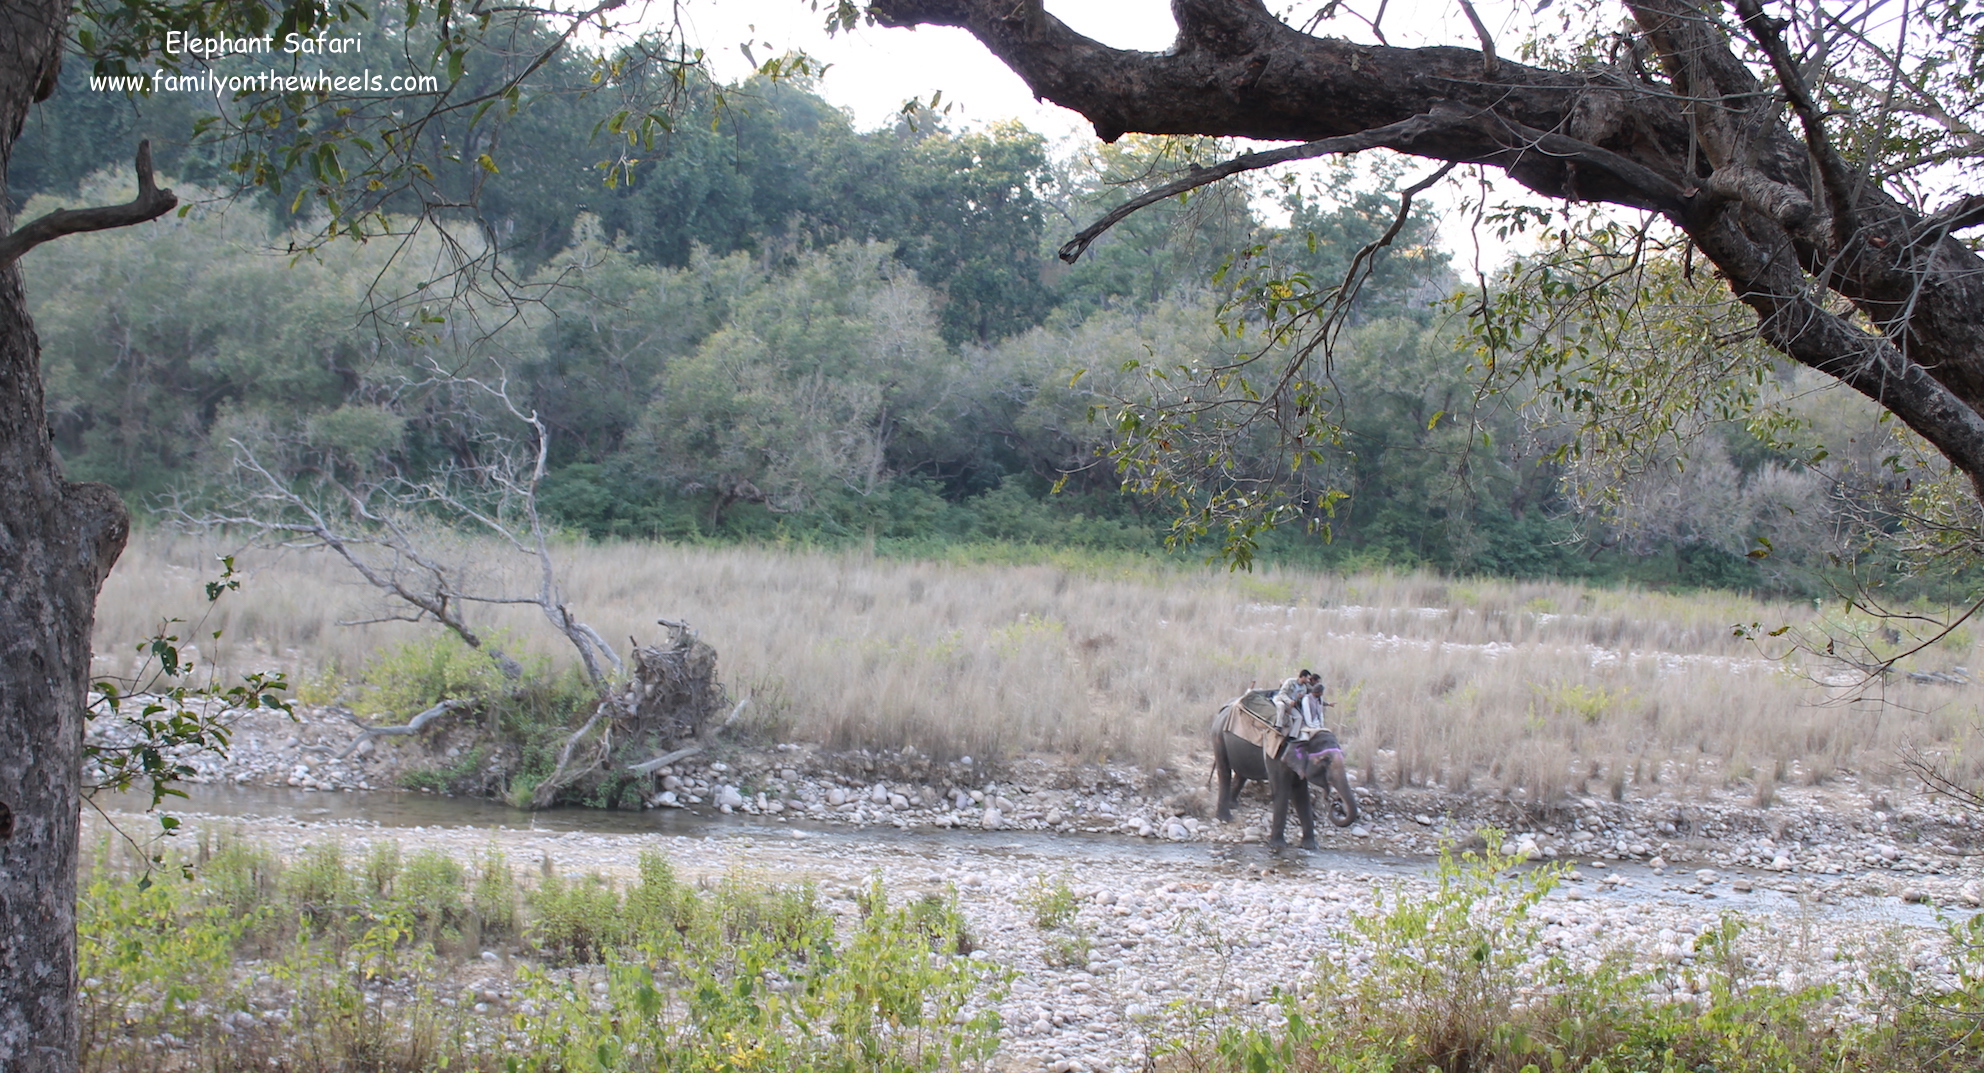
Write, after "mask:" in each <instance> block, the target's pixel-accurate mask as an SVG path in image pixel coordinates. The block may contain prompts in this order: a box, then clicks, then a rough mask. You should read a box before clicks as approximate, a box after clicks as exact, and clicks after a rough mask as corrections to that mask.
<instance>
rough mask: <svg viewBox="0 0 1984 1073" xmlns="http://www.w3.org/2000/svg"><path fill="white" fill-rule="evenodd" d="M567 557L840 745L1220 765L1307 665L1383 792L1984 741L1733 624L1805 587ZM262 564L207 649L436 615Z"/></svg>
mask: <svg viewBox="0 0 1984 1073" xmlns="http://www.w3.org/2000/svg"><path fill="white" fill-rule="evenodd" d="M216 550H217V546H216V545H215V544H214V543H212V542H211V541H203V540H195V539H192V538H184V537H175V536H173V535H171V534H166V533H157V532H150V533H144V534H140V535H139V536H137V537H136V538H134V540H133V542H132V545H131V547H130V549H129V550H128V551H126V553H125V555H124V558H123V560H122V561H121V562H120V563H119V564H118V567H117V570H116V572H115V573H114V574H113V575H112V577H111V579H110V581H109V583H108V584H107V585H106V587H105V591H104V595H103V600H102V603H101V607H100V609H99V615H98V629H97V651H98V652H99V654H100V656H99V658H100V669H101V670H103V671H106V672H112V673H116V672H121V671H123V670H126V669H127V668H128V665H129V663H130V660H131V654H130V653H131V647H130V646H131V643H132V642H135V641H136V640H137V639H138V638H140V637H143V636H146V635H148V634H149V633H150V631H151V630H153V629H154V628H156V624H157V622H158V621H159V620H160V619H162V618H168V617H182V618H184V617H189V616H191V615H195V614H198V613H199V612H200V610H201V608H202V606H203V604H204V599H203V597H202V595H201V593H200V586H201V584H202V583H203V582H204V581H206V580H208V579H210V578H211V577H212V576H213V573H214V570H215V567H214V565H213V556H214V555H215V553H216ZM452 551H453V553H454V554H456V555H459V556H463V557H465V558H468V559H472V560H474V561H477V562H479V563H480V564H481V569H483V570H484V572H485V573H486V574H487V575H488V577H489V578H490V579H491V580H500V579H501V577H502V575H503V573H504V572H505V571H506V570H508V569H510V567H509V566H506V565H505V564H504V560H503V558H502V556H501V555H500V554H499V552H498V550H497V549H496V548H494V547H491V546H483V545H474V544H463V545H460V546H458V547H456V548H454V549H452ZM558 555H559V559H560V562H561V570H562V577H563V580H564V583H565V585H566V588H567V591H568V592H569V594H570V596H571V601H572V603H573V605H574V607H575V608H576V609H577V611H578V612H579V614H580V615H581V616H582V617H583V618H585V619H587V620H588V621H590V622H591V623H593V624H594V625H595V626H596V627H598V628H599V630H600V632H601V633H603V634H604V635H605V636H607V637H610V638H625V637H628V636H630V635H631V636H635V637H641V638H652V637H654V635H655V633H656V629H655V627H654V625H653V623H654V619H655V618H656V617H659V616H664V615H665V616H668V617H682V618H687V619H689V620H690V621H691V622H693V623H694V624H695V625H696V627H697V628H698V629H699V630H700V631H701V632H702V634H703V636H704V637H705V638H706V639H708V640H709V641H710V642H711V643H712V644H714V645H715V646H716V648H717V649H718V651H719V652H720V653H721V654H722V660H723V663H722V666H723V668H724V673H725V677H726V679H727V681H728V682H729V683H730V686H731V688H732V690H733V691H734V692H737V693H743V692H749V693H751V694H752V695H753V696H754V697H755V698H756V700H757V703H756V704H755V705H754V707H753V709H752V711H753V712H754V716H753V718H755V719H756V720H757V721H758V729H760V730H761V731H762V732H764V733H766V734H773V735H780V736H783V737H785V738H788V739H792V740H810V741H816V742H820V743H822V744H825V745H828V746H832V747H853V746H870V747H885V748H894V747H900V746H903V745H913V746H915V747H916V748H917V749H919V750H922V751H923V752H925V753H927V754H930V755H933V756H936V757H940V758H941V757H952V756H957V755H961V754H973V755H977V756H996V755H1004V754H1010V753H1013V752H1019V751H1042V752H1050V753H1059V754H1064V755H1069V756H1074V757H1080V758H1102V757H1118V758H1122V759H1129V760H1135V761H1138V762H1141V763H1144V764H1146V765H1156V764H1162V763H1166V762H1170V761H1173V760H1177V761H1181V762H1189V763H1191V764H1198V763H1202V762H1203V759H1202V758H1203V756H1204V752H1203V749H1202V748H1200V747H1199V746H1198V743H1197V741H1196V736H1197V735H1198V734H1199V733H1200V732H1201V728H1202V727H1203V726H1204V724H1205V722H1206V720H1207V719H1208V718H1209V717H1210V716H1211V714H1212V712H1213V711H1214V710H1215V709H1216V708H1217V707H1218V706H1219V705H1220V704H1221V703H1222V702H1224V701H1225V700H1227V699H1230V698H1231V697H1232V696H1234V695H1235V694H1236V693H1238V692H1239V691H1240V690H1241V689H1243V688H1245V687H1246V686H1248V685H1250V684H1253V683H1263V684H1266V683H1270V682H1275V681H1279V680H1280V678H1282V677H1283V676H1285V675H1287V674H1291V673H1293V672H1294V671H1295V670H1296V669H1297V668H1298V667H1301V666H1308V667H1312V668H1314V669H1316V670H1318V671H1320V672H1321V673H1322V674H1323V676H1324V679H1325V680H1326V681H1327V682H1328V683H1329V686H1330V689H1331V692H1332V694H1333V699H1335V700H1336V701H1337V702H1338V707H1337V709H1336V712H1335V717H1336V718H1335V722H1336V723H1337V724H1338V725H1339V727H1340V728H1341V730H1342V731H1343V732H1344V736H1345V739H1346V745H1347V746H1348V747H1349V748H1350V750H1351V752H1352V755H1353V758H1354V763H1355V764H1358V765H1369V766H1368V768H1367V770H1366V771H1365V772H1364V774H1365V777H1367V778H1375V779H1377V780H1379V781H1381V782H1383V783H1385V784H1387V785H1404V784H1426V783H1442V784H1445V785H1448V786H1450V787H1453V788H1462V787H1467V786H1478V787H1481V788H1483V789H1492V790H1498V791H1507V792H1511V793H1520V794H1522V795H1523V796H1526V797H1530V798H1532V799H1545V798H1549V797H1552V796H1554V795H1556V794H1558V793H1560V792H1562V791H1565V790H1567V789H1576V788H1579V787H1580V786H1582V787H1583V788H1585V789H1587V790H1588V791H1589V792H1593V793H1600V792H1611V793H1614V794H1626V793H1629V792H1630V793H1639V792H1642V790H1643V788H1646V787H1649V786H1650V785H1652V784H1656V783H1661V782H1667V783H1670V784H1677V785H1681V786H1683V787H1686V786H1688V785H1689V784H1690V783H1695V782H1698V781H1700V780H1703V779H1714V780H1716V782H1717V784H1718V785H1720V784H1721V783H1722V782H1725V781H1727V780H1731V779H1742V778H1748V779H1752V780H1754V781H1755V783H1756V785H1757V792H1758V794H1759V796H1760V797H1763V796H1766V795H1767V787H1768V786H1769V785H1774V782H1775V780H1777V779H1790V780H1797V779H1803V780H1806V781H1816V780H1821V779H1824V778H1826V777H1828V776H1830V775H1831V774H1833V773H1834V772H1836V771H1839V770H1840V769H1859V770H1873V771H1886V770H1888V769H1889V768H1890V766H1891V765H1892V763H1893V761H1894V758H1895V756H1896V753H1897V751H1898V750H1899V749H1900V748H1901V747H1902V746H1903V745H1906V744H1914V745H1916V746H1918V747H1923V748H1927V749H1930V750H1934V751H1937V752H1940V753H1942V754H1944V755H1957V756H1969V755H1971V754H1974V753H1977V752H1978V750H1975V749H1968V748H1963V747H1962V746H1963V745H1964V743H1965V742H1967V741H1968V740H1969V739H1970V737H1971V735H1973V734H1974V733H1975V732H1976V730H1977V723H1978V716H1977V712H1978V706H1977V699H1976V697H1977V695H1976V693H1975V692H1974V691H1973V690H1972V689H1970V688H1968V687H1962V688H1958V687H1950V686H1942V685H1929V686H1922V685H1911V684H1908V683H1905V682H1896V683H1890V684H1888V685H1886V686H1885V687H1884V689H1885V692H1884V694H1883V695H1882V696H1881V697H1880V698H1879V701H1880V702H1879V703H1870V702H1868V701H1866V700H1860V701H1857V702H1851V703H1846V702H1840V701H1838V700H1837V699H1836V698H1835V697H1834V694H1835V693H1837V692H1838V691H1837V690H1833V691H1828V690H1825V689H1823V688H1820V687H1815V686H1813V685H1811V684H1810V682H1809V680H1808V679H1807V678H1806V677H1805V675H1806V670H1807V669H1806V668H1803V667H1801V666H1800V665H1798V664H1797V663H1795V662H1793V661H1784V662H1773V661H1771V660H1768V659H1764V658H1761V657H1760V653H1759V652H1758V651H1757V650H1756V649H1755V648H1754V647H1752V646H1751V645H1750V644H1749V643H1748V642H1745V641H1741V640H1738V639H1736V638H1734V637H1732V635H1731V631H1730V625H1731V624H1732V623H1737V622H1745V623H1747V622H1752V621H1755V622H1762V623H1764V624H1766V626H1768V625H1771V624H1783V623H1800V622H1804V621H1805V620H1808V619H1810V618H1811V617H1812V616H1813V615H1814V611H1813V609H1812V608H1811V607H1810V606H1809V605H1795V604H1768V603H1760V602H1757V601H1751V600H1745V599H1741V598H1737V597H1727V596H1685V597H1683V596H1671V595H1663V594H1657V593H1648V592H1643V591H1623V590H1621V591H1614V590H1595V589H1585V588H1580V587H1576V586H1571V585H1564V584H1554V583H1503V582H1482V581H1467V582H1461V581H1451V580H1443V579H1439V578H1435V577H1429V576H1417V575H1407V576H1378V577H1353V578H1343V577H1334V576H1325V575H1317V574H1310V573H1302V572H1296V571H1277V570H1265V571H1262V572H1260V573H1258V574H1255V575H1251V576H1249V575H1230V574H1226V573H1223V572H1218V571H1214V570H1188V569H1177V568H1174V567H1171V566H1167V565H1163V564H1157V563H1149V564H1141V563H1137V562H1134V561H1132V562H1127V563H1125V562H1118V563H1115V564H1111V565H1101V566H1097V565H1094V564H1089V565H1072V566H1063V565H1052V564H1042V565H1023V566H990V565H961V564H949V563H932V562H898V561H887V560H876V559H874V558H872V557H869V556H865V555H860V554H823V553H810V552H805V553H802V552H783V551H776V550H767V549H759V548H728V549H707V548H684V547H669V546H661V545H652V544H612V545H587V544H575V545H571V546H567V547H563V548H561V549H559V552H558ZM241 564H242V567H243V569H244V571H245V574H246V577H247V580H246V583H245V584H244V586H243V589H242V591H241V592H239V593H235V594H231V595H229V596H228V597H226V598H225V599H223V600H222V601H221V603H220V604H219V605H218V607H217V608H216V610H215V612H214V614H213V617H212V619H211V620H210V621H207V622H205V623H203V624H200V628H201V629H203V630H206V631H211V630H215V629H219V630H222V631H223V634H222V637H221V639H220V641H219V642H211V641H210V642H209V643H208V644H207V645H206V648H207V649H208V651H207V652H206V657H207V658H210V659H211V660H212V661H213V662H214V663H215V665H216V666H218V667H220V668H222V669H226V670H237V669H248V668H250V667H254V666H259V665H274V666H279V667H283V668H285V669H289V670H291V671H293V672H299V673H301V674H305V675H312V674H314V675H328V676H332V677H333V678H335V677H337V676H346V677H349V676H352V675H356V674H359V673H361V672H362V670H363V668H364V666H365V664H366V663H367V661H368V659H370V658H371V656H372V655H373V653H374V652H376V651H377V650H379V649H380V648H381V647H382V646H388V645H393V644H397V643H400V642H404V641H407V640H409V639H412V638H415V637H421V636H427V634H425V633H423V632H422V631H423V630H427V629H431V627H412V626H406V625H403V624H386V625H373V626H365V627H346V626H340V625H338V623H339V621H340V620H345V619H355V618H366V617H371V616H372V615H375V614H377V613H378V611H379V610H380V608H381V605H380V603H379V601H378V600H377V598H376V596H375V594H374V593H373V592H372V590H370V589H368V588H365V587H363V586H361V585H359V584H357V583H356V579H355V578H354V577H353V576H351V575H350V574H349V572H348V571H347V570H346V569H345V568H343V567H342V566H341V565H339V564H337V563H335V562H333V561H331V560H330V559H329V558H327V557H325V556H321V555H314V554H301V553H286V554H274V553H267V552H254V551H249V552H244V553H242V556H241ZM515 566H516V567H517V568H518V569H519V570H520V571H521V570H523V569H527V568H528V564H527V563H521V562H520V563H517V564H515ZM519 579H520V580H519V581H518V585H519V586H525V585H527V583H526V582H524V581H522V580H521V573H520V574H519ZM534 614H535V611H534V609H529V608H509V609H500V610H497V611H495V612H492V613H491V614H489V615H488V616H487V617H486V618H485V620H484V622H485V623H486V624H487V625H491V626H495V627H497V628H500V629H504V630H507V631H509V632H510V635H511V636H512V637H513V638H515V639H516V642H517V647H519V648H521V649H523V650H525V651H529V652H535V653H540V654H543V655H546V656H550V657H552V658H556V659H564V658H565V657H566V656H567V655H568V653H567V652H565V651H562V650H561V649H560V648H559V645H560V644H562V641H561V640H560V639H559V638H557V636H556V635H555V634H553V633H552V632H551V631H550V630H549V629H548V628H546V627H545V626H544V624H543V623H542V622H541V621H533V619H532V616H533V615H534ZM1965 643H1966V644H1967V642H1965ZM1945 655H1946V657H1947V658H1949V659H1950V660H1951V661H1953V662H1957V663H1962V662H1966V661H1967V657H1968V655H1969V653H1968V652H1967V651H1949V652H1947V653H1945ZM401 714H405V713H401Z"/></svg>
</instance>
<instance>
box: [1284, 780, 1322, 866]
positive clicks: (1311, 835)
mask: <svg viewBox="0 0 1984 1073" xmlns="http://www.w3.org/2000/svg"><path fill="white" fill-rule="evenodd" d="M1288 781H1289V783H1290V785H1289V787H1288V792H1289V794H1290V795H1291V796H1293V797H1294V798H1295V814H1296V815H1297V816H1299V817H1301V819H1302V848H1303V849H1320V848H1321V847H1320V846H1318V845H1317V844H1316V804H1315V802H1314V801H1313V800H1312V799H1311V797H1312V795H1311V794H1310V793H1309V780H1308V779H1303V778H1297V777H1295V775H1293V774H1292V773H1291V774H1290V775H1289V778H1288Z"/></svg>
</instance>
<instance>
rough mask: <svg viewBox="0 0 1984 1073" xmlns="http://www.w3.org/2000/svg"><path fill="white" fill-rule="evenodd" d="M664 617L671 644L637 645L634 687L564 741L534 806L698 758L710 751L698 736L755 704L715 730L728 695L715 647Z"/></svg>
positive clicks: (612, 696) (615, 695) (616, 694)
mask: <svg viewBox="0 0 1984 1073" xmlns="http://www.w3.org/2000/svg"><path fill="white" fill-rule="evenodd" d="M660 622H661V625H662V626H664V627H666V628H667V629H668V631H669V639H668V641H667V643H665V644H660V645H641V644H636V645H634V647H633V659H632V660H631V661H630V662H631V664H632V666H631V669H630V673H629V677H628V681H627V684H626V685H625V687H623V688H619V689H615V690H613V691H612V692H610V693H608V694H607V696H606V697H605V699H603V700H601V701H600V704H599V707H598V708H596V709H594V711H593V713H592V717H591V718H589V719H587V720H586V722H585V724H584V725H583V726H581V727H579V729H578V730H576V731H574V732H573V733H572V734H571V736H570V737H568V738H566V739H565V744H564V746H563V747H562V748H560V749H559V751H558V764H557V766H556V767H555V768H554V769H553V770H552V772H551V774H550V775H548V776H546V777H545V780H544V781H543V782H541V783H538V784H537V788H536V789H535V790H534V791H533V792H532V793H531V807H532V808H548V807H550V806H551V805H554V804H556V803H557V802H558V801H560V800H561V799H567V798H570V797H574V796H582V792H583V791H584V790H586V789H588V788H590V787H591V786H596V785H597V784H599V783H600V782H602V781H607V780H612V779H615V778H623V779H624V778H626V777H628V776H639V777H646V776H649V775H652V774H653V772H654V771H655V770H657V769H659V768H661V767H664V766H666V765H668V764H672V763H674V762H675V761H677V760H680V759H683V758H685V757H688V756H693V755H695V754H696V753H698V752H701V751H702V749H703V748H704V742H703V741H700V740H698V739H699V738H700V737H702V736H703V735H704V734H705V733H706V728H708V731H709V732H713V731H714V730H720V729H722V728H723V727H725V726H728V725H730V723H731V722H732V721H734V720H735V719H736V718H737V716H738V715H739V714H740V713H742V712H743V710H744V707H745V705H747V704H749V703H750V698H748V697H746V698H745V699H744V700H742V701H739V702H738V704H737V706H736V707H735V708H733V709H732V710H731V713H730V716H729V717H728V718H726V719H725V720H723V722H722V723H719V724H717V725H716V726H715V727H714V728H710V727H709V723H710V717H711V716H712V715H714V714H715V713H716V712H717V710H718V709H719V708H721V707H722V705H723V703H724V700H725V698H724V691H723V686H722V685H721V684H720V683H719V682H718V681H717V676H716V650H715V649H713V648H711V647H710V646H709V645H708V644H706V643H704V642H703V640H702V639H701V638H699V637H698V636H696V631H695V630H693V629H691V628H690V626H689V624H688V623H686V622H677V621H673V620H669V619H662V620H660ZM684 743H689V744H684ZM639 757H649V758H651V759H645V760H642V759H637V758H639Z"/></svg>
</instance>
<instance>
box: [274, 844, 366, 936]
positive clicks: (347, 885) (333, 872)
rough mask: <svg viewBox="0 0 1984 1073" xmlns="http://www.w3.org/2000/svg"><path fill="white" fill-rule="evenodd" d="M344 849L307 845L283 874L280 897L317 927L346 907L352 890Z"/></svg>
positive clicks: (350, 899) (348, 904) (341, 912)
mask: <svg viewBox="0 0 1984 1073" xmlns="http://www.w3.org/2000/svg"><path fill="white" fill-rule="evenodd" d="M353 880H354V877H353V875H352V874H351V870H350V868H349V866H348V865H347V864H346V862H345V856H344V847H342V846H340V845H338V844H337V843H335V842H326V843H321V844H319V845H315V846H311V847H310V848H309V849H307V850H305V851H303V855H302V856H301V857H300V858H298V859H297V861H296V862H295V863H294V864H291V865H290V866H289V868H288V869H287V870H286V871H285V872H284V873H283V877H282V886H283V896H284V897H285V898H287V899H288V900H289V903H290V905H291V906H293V907H294V908H295V909H297V910H298V911H299V912H301V913H303V914H304V915H305V916H307V917H308V918H309V919H311V920H312V921H314V922H316V923H318V924H324V923H328V922H329V921H331V920H333V919H335V918H337V917H338V916H340V915H342V914H343V913H344V912H345V911H346V910H347V909H349V908H350V906H351V902H352V894H353V891H354V889H355V888H356V883H354V882H353Z"/></svg>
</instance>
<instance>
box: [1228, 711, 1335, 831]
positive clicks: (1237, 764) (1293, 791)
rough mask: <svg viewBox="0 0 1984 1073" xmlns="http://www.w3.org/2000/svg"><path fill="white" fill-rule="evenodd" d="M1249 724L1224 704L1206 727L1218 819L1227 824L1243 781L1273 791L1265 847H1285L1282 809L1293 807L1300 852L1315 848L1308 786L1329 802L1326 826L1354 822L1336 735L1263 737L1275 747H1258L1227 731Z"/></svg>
mask: <svg viewBox="0 0 1984 1073" xmlns="http://www.w3.org/2000/svg"><path fill="white" fill-rule="evenodd" d="M1235 718H1238V719H1251V718H1253V717H1252V716H1249V715H1247V714H1245V713H1244V712H1236V711H1234V705H1232V704H1229V705H1227V706H1226V707H1224V708H1221V709H1220V710H1219V715H1218V716H1217V717H1215V718H1214V720H1213V724H1212V770H1213V774H1214V775H1217V776H1218V777H1219V819H1220V822H1222V823H1230V822H1232V820H1233V804H1234V802H1235V801H1237V800H1239V797H1240V790H1241V788H1242V787H1244V786H1246V785H1247V782H1248V780H1250V779H1252V780H1255V781H1258V782H1265V783H1267V784H1268V785H1269V787H1270V788H1271V789H1272V790H1273V792H1274V825H1273V827H1272V828H1271V829H1270V831H1269V835H1268V845H1270V846H1277V847H1278V846H1286V845H1287V844H1288V839H1287V837H1286V832H1287V829H1288V804H1289V801H1290V800H1291V799H1292V800H1293V801H1294V802H1295V812H1296V815H1297V816H1298V817H1299V818H1300V819H1301V820H1302V848H1303V849H1316V848H1317V845H1316V818H1315V810H1314V806H1313V805H1312V804H1311V802H1310V798H1309V784H1310V783H1312V782H1320V783H1322V784H1323V787H1324V792H1325V794H1326V795H1327V798H1328V799H1329V813H1330V822H1331V823H1334V824H1336V825H1337V826H1338V827H1348V826H1350V825H1351V824H1353V823H1356V822H1357V798H1356V797H1355V796H1353V795H1352V794H1351V792H1350V775H1349V771H1348V768H1347V766H1346V765H1345V763H1344V759H1343V747H1342V746H1340V745H1338V744H1337V740H1336V735H1335V734H1333V733H1331V732H1330V731H1327V730H1322V731H1318V732H1317V733H1316V734H1315V736H1314V737H1312V738H1310V739H1309V740H1308V741H1306V742H1293V741H1291V742H1281V741H1280V737H1279V735H1273V734H1270V735H1267V738H1268V741H1269V742H1271V743H1278V747H1276V746H1272V745H1271V746H1268V747H1264V746H1263V745H1262V744H1260V743H1256V742H1253V741H1250V740H1248V739H1247V738H1245V737H1242V736H1241V735H1239V734H1236V733H1234V732H1233V723H1232V720H1233V719H1235Z"/></svg>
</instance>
